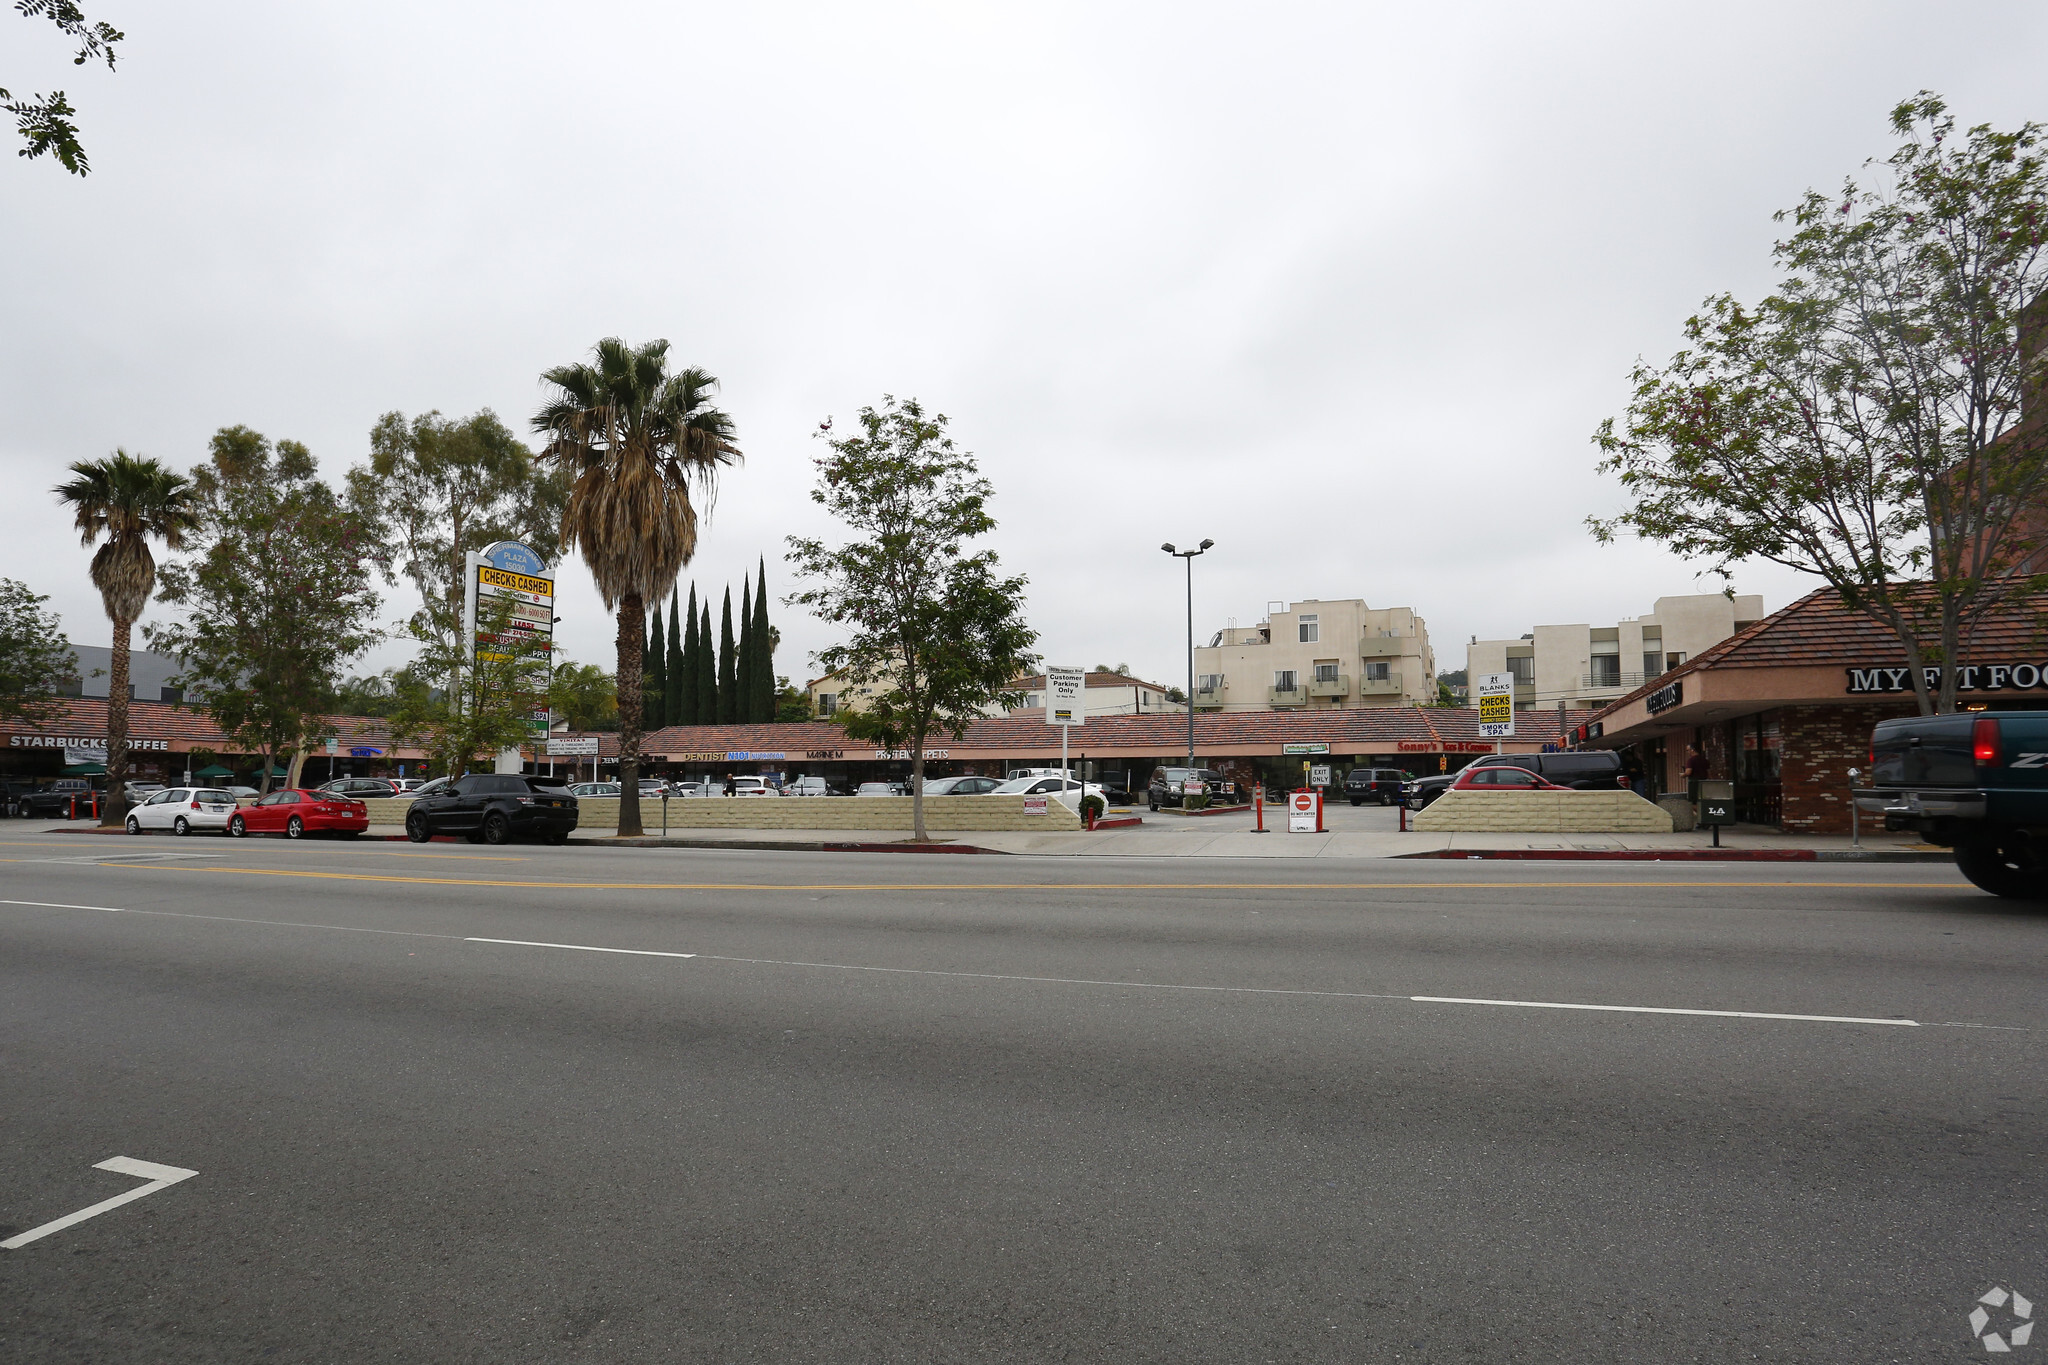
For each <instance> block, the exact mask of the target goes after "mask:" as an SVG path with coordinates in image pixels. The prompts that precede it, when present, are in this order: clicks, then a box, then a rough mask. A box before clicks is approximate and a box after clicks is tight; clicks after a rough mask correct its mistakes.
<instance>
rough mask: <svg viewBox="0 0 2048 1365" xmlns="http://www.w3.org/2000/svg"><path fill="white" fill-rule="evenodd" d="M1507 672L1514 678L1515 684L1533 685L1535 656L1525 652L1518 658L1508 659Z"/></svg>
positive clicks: (1522, 685)
mask: <svg viewBox="0 0 2048 1365" xmlns="http://www.w3.org/2000/svg"><path fill="white" fill-rule="evenodd" d="M1508 673H1509V674H1510V675H1511V676H1512V677H1513V678H1514V680H1515V686H1517V687H1534V686H1535V685H1536V660H1535V658H1534V657H1533V656H1531V655H1527V654H1525V655H1523V656H1522V657H1521V658H1519V659H1509V660H1508Z"/></svg>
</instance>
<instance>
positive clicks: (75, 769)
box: [64, 763, 107, 777]
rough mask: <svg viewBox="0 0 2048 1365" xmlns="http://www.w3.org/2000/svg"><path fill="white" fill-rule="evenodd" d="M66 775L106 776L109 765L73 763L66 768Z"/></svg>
mask: <svg viewBox="0 0 2048 1365" xmlns="http://www.w3.org/2000/svg"><path fill="white" fill-rule="evenodd" d="M64 775H65V776H66V777H105V776H106V775H107V765H106V764H104V763H73V764H71V765H69V766H68V767H66V768H65V769H64Z"/></svg>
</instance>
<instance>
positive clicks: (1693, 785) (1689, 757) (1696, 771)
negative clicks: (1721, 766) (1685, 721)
mask: <svg viewBox="0 0 2048 1365" xmlns="http://www.w3.org/2000/svg"><path fill="white" fill-rule="evenodd" d="M1706 775H1707V756H1706V755H1705V754H1703V753H1701V752H1700V746H1699V745H1697V744H1688V745H1686V746H1685V794H1686V797H1687V798H1688V799H1689V800H1691V801H1692V802H1693V803H1694V804H1695V805H1697V804H1698V803H1699V799H1700V782H1701V781H1702V780H1703V779H1704V778H1705V777H1706Z"/></svg>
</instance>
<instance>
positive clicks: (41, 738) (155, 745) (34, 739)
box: [7, 735, 171, 763]
mask: <svg viewBox="0 0 2048 1365" xmlns="http://www.w3.org/2000/svg"><path fill="white" fill-rule="evenodd" d="M7 743H8V745H9V747H11V748H15V749H92V750H94V751H96V752H97V753H98V754H99V758H95V759H92V760H90V761H91V762H94V763H98V762H100V761H101V759H104V758H105V757H106V756H107V740H106V736H104V735H102V736H100V737H99V738H98V739H94V738H92V737H91V736H85V737H83V738H81V737H80V736H78V735H9V736H8V737H7ZM170 748H171V742H170V741H169V740H167V739H137V738H135V737H134V736H133V735H130V736H129V737H128V752H130V753H135V752H137V751H149V752H155V753H168V752H170Z"/></svg>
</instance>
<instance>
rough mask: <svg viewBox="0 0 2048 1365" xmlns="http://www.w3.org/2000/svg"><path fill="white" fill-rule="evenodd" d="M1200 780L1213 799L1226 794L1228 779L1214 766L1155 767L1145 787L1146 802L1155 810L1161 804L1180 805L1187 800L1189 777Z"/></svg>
mask: <svg viewBox="0 0 2048 1365" xmlns="http://www.w3.org/2000/svg"><path fill="white" fill-rule="evenodd" d="M1191 777H1192V778H1196V779H1198V780H1200V781H1201V782H1202V783H1203V784H1204V785H1205V786H1206V787H1207V788H1208V795H1209V797H1210V799H1211V800H1212V801H1213V800H1214V799H1215V798H1216V797H1218V796H1221V795H1223V794H1224V784H1225V781H1226V779H1225V778H1224V776H1223V774H1222V773H1219V772H1217V771H1216V770H1215V769H1214V768H1154V769H1153V770H1152V780H1151V781H1150V782H1149V783H1147V784H1146V787H1145V804H1146V805H1147V806H1149V807H1151V808H1152V809H1153V810H1158V809H1159V808H1160V807H1161V806H1178V805H1181V804H1183V803H1184V802H1185V801H1186V799H1187V798H1186V788H1187V782H1188V779H1189V778H1191Z"/></svg>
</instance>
